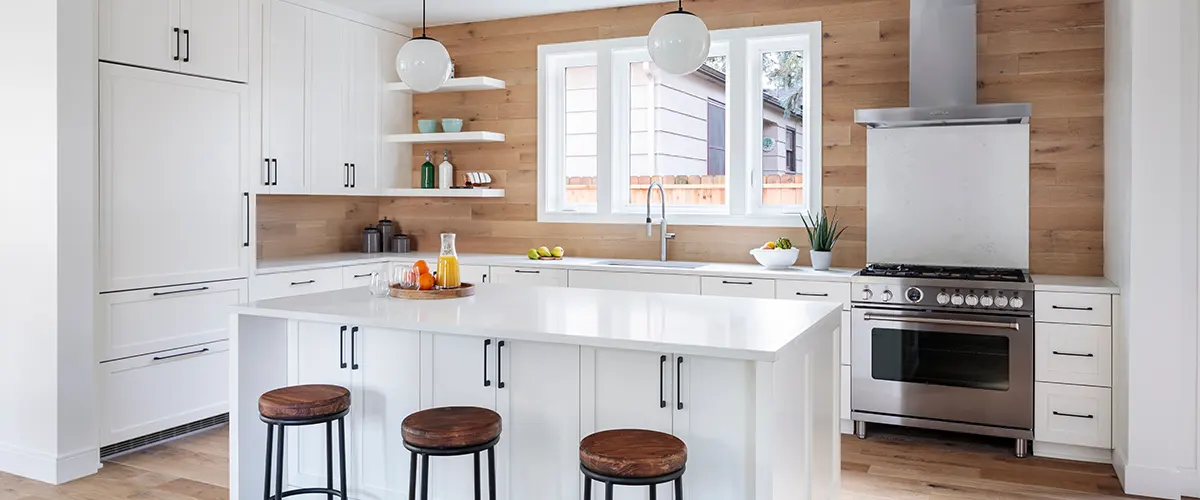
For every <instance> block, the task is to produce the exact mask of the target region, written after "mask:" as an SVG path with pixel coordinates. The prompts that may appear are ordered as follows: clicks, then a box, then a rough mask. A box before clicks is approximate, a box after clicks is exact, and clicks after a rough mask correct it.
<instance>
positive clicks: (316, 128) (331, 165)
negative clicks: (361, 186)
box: [308, 13, 351, 194]
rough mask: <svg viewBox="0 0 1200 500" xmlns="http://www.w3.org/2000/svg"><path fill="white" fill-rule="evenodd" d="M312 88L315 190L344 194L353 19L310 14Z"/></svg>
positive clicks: (311, 144) (347, 179)
mask: <svg viewBox="0 0 1200 500" xmlns="http://www.w3.org/2000/svg"><path fill="white" fill-rule="evenodd" d="M309 19H310V20H311V21H310V26H312V30H311V31H310V34H309V43H308V46H309V56H308V58H309V61H310V62H311V64H312V70H311V71H310V72H309V85H310V90H309V93H308V110H309V111H308V112H309V118H310V119H311V121H310V123H311V124H312V126H311V127H310V132H309V134H308V147H309V150H308V152H309V160H310V162H311V163H310V165H311V167H310V168H311V171H312V179H313V186H312V192H313V193H317V194H331V193H342V192H346V191H349V190H350V160H348V159H347V154H346V150H345V148H344V144H345V139H346V106H347V101H348V100H347V97H346V89H347V86H348V83H349V69H350V64H349V51H348V50H347V46H348V44H347V42H346V38H347V35H348V32H349V29H350V24H351V23H350V21H347V20H345V19H341V18H337V17H333V16H328V15H324V14H319V13H310V14H309Z"/></svg>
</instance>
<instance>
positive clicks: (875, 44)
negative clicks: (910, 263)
mask: <svg viewBox="0 0 1200 500" xmlns="http://www.w3.org/2000/svg"><path fill="white" fill-rule="evenodd" d="M1035 4H1037V5H1035ZM908 8H909V2H908V1H907V0H839V1H821V2H801V3H797V2H796V1H795V0H756V1H754V2H745V1H742V0H711V1H707V2H696V3H695V5H692V6H690V7H689V9H690V10H692V11H694V12H695V13H696V14H698V15H700V16H701V17H703V18H704V19H705V20H706V22H708V24H709V27H710V28H712V29H725V28H736V27H744V26H757V25H765V24H778V23H792V22H805V21H814V20H819V21H822V22H823V29H824V31H825V35H824V47H823V48H824V75H823V76H824V103H823V107H824V109H823V115H824V116H823V121H822V125H823V127H824V128H823V135H824V137H823V139H824V151H823V157H824V159H823V160H824V166H823V196H824V203H825V205H827V206H829V207H835V206H836V207H838V211H839V214H840V215H841V216H842V218H843V221H844V222H846V223H848V224H849V226H850V227H849V229H848V230H847V231H846V233H845V234H844V235H843V237H842V240H841V241H840V242H839V243H838V245H837V247H836V248H835V251H834V262H833V263H834V265H835V266H839V267H861V266H862V265H864V263H865V260H866V231H865V228H864V225H865V223H866V129H864V128H862V127H861V126H858V125H855V124H854V120H853V112H854V109H857V108H880V107H891V106H905V105H907V104H908ZM663 9H664V7H663V6H662V5H661V4H658V5H645V6H634V7H622V8H616V9H606V10H599V11H591V12H576V13H567V14H557V15H551V16H542V17H536V18H521V19H509V20H500V21H489V22H481V23H471V24H462V25H452V26H439V27H436V28H431V29H430V31H431V33H430V35H431V36H433V37H436V38H437V39H439V40H441V41H442V42H443V43H444V44H445V45H446V47H447V48H448V49H449V50H450V53H451V54H453V55H454V60H455V64H456V71H457V73H458V74H460V75H466V76H470V75H487V76H492V77H496V78H500V79H503V80H505V81H506V82H508V89H507V90H505V91H495V92H470V93H446V94H426V95H418V96H414V97H413V110H414V114H415V116H414V120H415V119H422V118H441V117H446V116H456V117H462V118H464V119H465V120H466V121H467V125H466V126H465V129H467V130H493V131H496V132H502V133H505V134H507V141H506V142H504V143H499V144H482V145H461V146H458V147H456V148H453V158H454V163H455V165H456V168H457V169H458V170H459V171H479V172H488V173H490V174H491V175H492V177H493V178H495V180H496V183H495V187H500V188H505V189H506V190H507V197H506V198H503V199H479V200H431V199H413V198H396V199H383V200H381V201H379V203H378V213H377V214H375V215H387V216H389V217H391V218H393V219H396V220H397V221H398V222H399V223H400V227H401V229H402V231H404V232H405V233H409V234H412V235H413V236H415V239H416V243H417V245H418V247H419V248H422V249H431V248H436V241H437V240H436V238H437V234H438V233H440V232H443V231H452V232H456V233H459V234H460V237H459V250H460V251H464V252H497V253H524V251H525V250H527V249H529V248H530V247H536V246H541V245H562V246H563V247H565V248H567V250H568V252H570V253H571V254H572V255H583V256H611V257H619V258H646V259H653V258H657V256H658V240H657V238H654V237H647V236H646V233H645V227H644V226H642V225H639V224H635V225H602V224H539V223H538V222H537V182H538V180H537V46H538V45H539V44H545V43H562V42H571V41H580V40H593V39H598V38H616V37H627V36H642V35H645V34H646V32H647V31H648V30H649V28H650V25H651V24H652V23H653V22H654V20H655V19H657V18H658V17H659V15H661V14H662V12H661V11H663ZM1103 23H1104V4H1103V2H1102V1H1093V2H1088V1H1084V2H1046V3H1045V5H1042V4H1038V3H1036V2H1035V3H1031V2H1029V1H1028V0H981V1H980V3H979V24H978V27H979V52H980V54H979V80H980V81H979V101H980V102H981V103H992V102H1031V103H1033V119H1032V121H1031V128H1032V133H1031V160H1032V164H1031V169H1030V186H1031V187H1030V231H1031V233H1030V267H1031V269H1032V271H1033V272H1035V273H1046V274H1075V275H1100V274H1102V273H1103V265H1104V249H1103V246H1102V241H1103V212H1104V209H1103V204H1104V193H1103V184H1104V181H1103V175H1104V167H1103V116H1102V111H1103V94H1102V93H1103V89H1104V70H1103V55H1104V54H1103V53H1104V26H1103ZM414 128H415V127H414ZM413 152H414V154H415V155H416V156H414V158H413V159H412V165H419V164H420V163H421V162H422V161H424V158H423V156H422V155H423V148H419V147H416V148H413ZM399 168H400V169H401V170H402V171H405V172H407V171H408V170H409V169H410V168H411V167H410V166H409V165H401V166H399ZM261 198H264V199H265V198H269V197H261ZM337 199H340V198H337ZM262 203H263V202H262V201H260V204H262ZM286 203H287V204H288V206H295V207H301V206H304V205H305V204H307V203H311V204H312V205H314V207H324V208H323V209H318V208H314V209H299V208H298V211H299V213H300V214H312V213H316V214H320V213H322V211H323V210H328V209H329V208H331V207H330V204H331V203H334V204H336V203H335V202H329V201H325V199H324V198H320V197H313V198H303V199H300V200H295V199H288V200H287V201H286ZM337 203H343V204H344V203H350V202H348V201H343V202H337ZM268 205H269V206H271V207H272V210H276V209H279V208H281V207H282V204H278V205H277V204H276V203H275V202H274V201H270V202H268ZM357 205H358V206H357V208H358V209H365V210H367V211H369V208H368V205H370V202H366V201H363V202H357ZM668 210H669V209H668ZM259 213H260V218H261V217H263V209H262V208H260V211H259ZM272 216H273V217H272V219H271V220H270V222H271V223H272V224H274V225H280V224H284V223H285V222H286V221H292V220H293V219H296V220H309V219H305V218H304V217H301V216H297V217H294V218H288V215H287V214H283V213H276V214H272ZM377 218H378V217H375V216H372V217H365V216H364V217H363V218H362V220H364V221H366V220H371V219H377ZM320 220H327V219H324V218H321V219H320ZM310 222H311V221H310ZM297 223H298V224H300V225H301V226H303V225H304V224H306V223H303V222H297ZM265 227H267V222H266V220H265V219H260V245H259V253H260V254H261V255H264V256H267V257H273V256H280V254H281V253H290V254H295V253H300V252H302V251H304V250H308V249H315V248H319V247H326V248H328V247H332V246H334V245H333V242H332V241H331V240H330V237H329V233H324V234H322V235H321V236H322V237H323V238H325V240H323V242H322V243H320V244H315V243H314V242H310V241H308V239H309V238H313V237H315V236H314V235H313V234H312V233H313V232H320V231H299V230H294V231H292V232H291V233H290V234H282V233H279V232H278V231H277V232H276V234H271V235H268V236H269V238H266V239H263V238H262V235H261V232H262V231H263V230H264V229H263V228H265ZM297 229H298V228H297ZM327 229H328V228H327ZM359 229H361V227H358V228H354V229H352V230H351V231H349V233H345V234H351V235H352V236H353V235H356V234H357V230H359ZM672 231H675V232H676V233H677V234H678V239H677V240H675V241H674V242H672V243H671V244H670V248H671V252H670V258H671V259H675V260H698V261H734V262H752V259H751V257H750V255H749V254H748V253H747V251H748V250H749V248H751V247H753V246H756V245H760V244H761V243H762V242H763V241H766V240H768V239H774V238H776V237H779V236H788V237H791V238H792V239H793V240H794V241H795V242H796V243H797V245H803V244H806V243H807V242H806V238H805V237H804V231H803V229H795V228H788V229H782V228H745V227H702V226H672ZM333 233H335V234H344V233H340V232H338V231H333ZM289 238H290V239H295V240H296V241H295V243H294V244H285V240H287V239H289ZM352 240H353V238H350V239H349V240H346V241H342V242H341V243H342V244H343V245H345V244H347V241H350V243H353V241H352ZM354 246H356V243H353V244H350V245H349V247H354ZM310 253H311V252H310ZM807 262H808V255H807V253H806V252H802V256H801V258H800V263H801V264H807Z"/></svg>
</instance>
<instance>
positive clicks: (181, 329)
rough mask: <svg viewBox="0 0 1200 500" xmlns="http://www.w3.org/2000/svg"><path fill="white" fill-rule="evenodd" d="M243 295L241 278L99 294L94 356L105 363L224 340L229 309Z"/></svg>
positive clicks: (244, 284)
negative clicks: (95, 352)
mask: <svg viewBox="0 0 1200 500" xmlns="http://www.w3.org/2000/svg"><path fill="white" fill-rule="evenodd" d="M247 295H248V294H247V292H246V280H233V281H222V282H216V283H202V284H197V285H180V286H173V287H164V288H152V289H147V290H135V291H131V292H118V293H109V294H104V295H101V296H100V304H99V307H98V310H97V315H98V316H97V321H96V324H97V326H98V328H97V342H96V350H97V354H98V356H99V358H100V360H101V361H110V360H114V359H119V358H127V357H131V356H138V355H141V354H148V353H152V352H158V351H165V350H168V349H176V348H180V347H187V346H192V345H197V344H205V343H209V342H214V341H218V340H225V339H228V338H229V309H228V308H229V306H232V305H236V304H240V303H242V302H245V301H246V299H247V298H248V296H247Z"/></svg>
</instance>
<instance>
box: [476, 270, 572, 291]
mask: <svg viewBox="0 0 1200 500" xmlns="http://www.w3.org/2000/svg"><path fill="white" fill-rule="evenodd" d="M492 283H502V284H505V285H528V286H557V287H565V286H567V271H566V270H565V269H541V268H537V267H496V266H493V267H492Z"/></svg>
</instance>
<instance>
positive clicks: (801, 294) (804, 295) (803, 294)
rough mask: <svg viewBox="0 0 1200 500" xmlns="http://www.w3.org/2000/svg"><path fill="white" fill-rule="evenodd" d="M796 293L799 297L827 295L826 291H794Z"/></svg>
mask: <svg viewBox="0 0 1200 500" xmlns="http://www.w3.org/2000/svg"><path fill="white" fill-rule="evenodd" d="M796 295H799V296H801V297H828V296H829V294H828V293H808V292H796Z"/></svg>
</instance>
